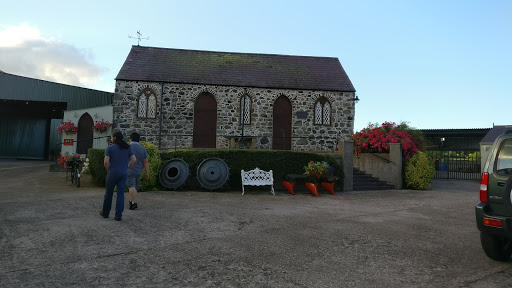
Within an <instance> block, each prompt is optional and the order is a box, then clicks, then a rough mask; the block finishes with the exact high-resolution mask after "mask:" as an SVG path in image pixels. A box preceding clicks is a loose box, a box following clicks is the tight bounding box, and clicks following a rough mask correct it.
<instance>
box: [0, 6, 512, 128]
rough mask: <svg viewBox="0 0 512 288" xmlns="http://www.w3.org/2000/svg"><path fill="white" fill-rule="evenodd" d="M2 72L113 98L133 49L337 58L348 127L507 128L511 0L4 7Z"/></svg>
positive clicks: (511, 102) (511, 95) (511, 93)
mask: <svg viewBox="0 0 512 288" xmlns="http://www.w3.org/2000/svg"><path fill="white" fill-rule="evenodd" d="M0 7H9V9H8V10H9V11H2V13H1V17H0V70H1V71H3V72H6V73H10V74H15V75H20V76H26V77H30V78H36V79H43V80H48V81H52V82H58V83H63V84H69V85H74V86H79V87H85V88H90V89H97V90H102V91H108V92H114V87H115V78H116V76H117V74H118V72H119V70H120V69H121V66H122V65H123V63H124V61H125V59H126V57H127V56H128V53H129V51H130V49H131V47H132V45H137V44H138V40H137V39H135V38H130V37H129V36H131V37H137V31H140V32H141V33H142V37H143V38H148V39H142V40H141V41H140V45H141V46H150V47H163V48H177V49H192V50H207V51H222V52H240V53H264V54H282V55H301V56H320V57H335V58H338V59H339V61H340V63H341V65H342V66H343V68H344V69H345V71H346V73H347V74H348V76H349V78H350V80H351V81H352V84H353V85H354V87H355V89H356V91H357V92H356V94H357V96H358V97H359V99H360V101H359V102H358V103H357V104H356V112H355V114H356V115H355V123H354V130H355V132H357V131H360V130H361V129H363V128H365V127H367V126H368V124H369V123H378V124H380V123H383V122H385V121H387V122H396V123H401V122H406V123H407V124H408V125H409V126H411V127H414V128H417V129H467V128H491V127H492V126H493V125H512V116H511V115H512V113H511V111H512V1H510V0H449V1H446V0H357V1H356V0H352V1H348V0H333V1H327V0H315V1H301V0H293V1H288V0H286V1H285V0H283V1H280V0H259V1H245V0H210V1H208V0H197V1H194V0H167V1H156V0H146V1H131V0H125V1H117V0H109V1H104V0H101V1H97V0H89V1H52V0H49V1H23V0H20V1H10V0H0Z"/></svg>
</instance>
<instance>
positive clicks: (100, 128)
mask: <svg viewBox="0 0 512 288" xmlns="http://www.w3.org/2000/svg"><path fill="white" fill-rule="evenodd" d="M110 127H112V123H110V122H108V121H96V123H95V124H94V125H93V126H92V129H93V130H94V131H95V132H96V133H103V132H105V131H107V130H108V128H110Z"/></svg>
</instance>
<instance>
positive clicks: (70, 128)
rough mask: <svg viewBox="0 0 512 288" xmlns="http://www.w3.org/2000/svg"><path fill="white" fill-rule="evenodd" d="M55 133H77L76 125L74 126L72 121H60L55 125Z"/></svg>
mask: <svg viewBox="0 0 512 288" xmlns="http://www.w3.org/2000/svg"><path fill="white" fill-rule="evenodd" d="M57 133H59V135H62V133H65V134H66V135H68V134H76V133H78V127H75V124H74V123H73V122H62V124H60V125H59V126H58V127H57Z"/></svg>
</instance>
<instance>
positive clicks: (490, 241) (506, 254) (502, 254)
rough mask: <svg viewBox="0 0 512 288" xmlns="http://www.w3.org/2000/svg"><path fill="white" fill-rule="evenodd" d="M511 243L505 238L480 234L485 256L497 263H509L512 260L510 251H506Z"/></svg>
mask: <svg viewBox="0 0 512 288" xmlns="http://www.w3.org/2000/svg"><path fill="white" fill-rule="evenodd" d="M509 241H510V240H508V239H505V238H504V237H499V236H496V235H491V234H487V233H485V232H480V242H481V243H482V248H483V249H484V252H485V255H487V257H489V258H491V259H493V260H496V261H507V260H508V259H509V258H510V251H509V250H508V249H506V246H507V242H509Z"/></svg>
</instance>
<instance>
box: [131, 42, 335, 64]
mask: <svg viewBox="0 0 512 288" xmlns="http://www.w3.org/2000/svg"><path fill="white" fill-rule="evenodd" d="M132 47H141V48H151V49H160V50H174V51H189V52H202V53H212V54H217V53H218V54H241V55H264V56H281V57H294V58H297V57H300V58H326V59H336V60H338V61H339V59H338V57H334V56H307V55H290V54H276V53H252V52H228V51H212V50H197V49H184V48H166V47H153V46H140V45H132Z"/></svg>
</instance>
